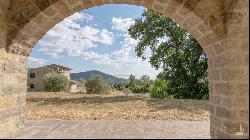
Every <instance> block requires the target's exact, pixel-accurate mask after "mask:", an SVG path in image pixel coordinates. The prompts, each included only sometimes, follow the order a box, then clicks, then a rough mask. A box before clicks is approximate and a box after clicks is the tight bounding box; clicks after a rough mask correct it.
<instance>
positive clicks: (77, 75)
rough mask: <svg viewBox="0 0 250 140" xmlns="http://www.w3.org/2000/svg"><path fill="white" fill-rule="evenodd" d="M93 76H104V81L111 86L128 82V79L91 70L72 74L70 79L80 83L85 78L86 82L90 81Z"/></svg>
mask: <svg viewBox="0 0 250 140" xmlns="http://www.w3.org/2000/svg"><path fill="white" fill-rule="evenodd" d="M93 75H100V76H102V78H103V80H105V81H106V82H107V83H109V84H111V85H112V84H115V83H124V82H128V80H127V79H124V78H118V77H115V76H113V75H109V74H106V73H103V72H100V71H97V70H91V71H86V72H80V73H71V74H70V78H71V79H72V80H75V81H78V80H80V79H81V78H84V79H85V80H88V79H90V78H91V76H93Z"/></svg>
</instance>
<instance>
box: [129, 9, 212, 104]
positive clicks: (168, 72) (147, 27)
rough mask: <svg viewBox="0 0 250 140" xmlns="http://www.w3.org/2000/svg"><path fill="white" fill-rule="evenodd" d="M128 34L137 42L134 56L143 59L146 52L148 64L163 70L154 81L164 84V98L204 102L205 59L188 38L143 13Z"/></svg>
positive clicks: (180, 30)
mask: <svg viewBox="0 0 250 140" xmlns="http://www.w3.org/2000/svg"><path fill="white" fill-rule="evenodd" d="M128 31H129V34H130V36H131V37H132V38H134V39H136V40H138V41H139V43H138V45H137V47H136V49H135V52H136V54H137V56H138V57H141V58H142V59H146V58H147V56H146V55H145V51H146V50H147V49H150V50H151V52H152V53H151V56H150V57H149V62H150V64H151V65H152V66H153V67H155V68H156V69H159V68H162V69H163V72H162V73H160V74H159V75H158V76H157V77H158V78H160V79H164V80H167V81H168V82H167V83H168V86H167V89H166V90H167V94H169V95H171V96H173V97H174V98H193V99H208V81H207V56H206V54H205V52H204V51H203V49H202V48H201V46H200V44H199V43H198V42H197V41H196V40H195V39H194V38H193V37H192V35H191V34H189V33H188V32H187V31H186V30H184V29H183V28H182V27H180V26H179V25H178V24H176V23H175V22H174V21H173V20H172V19H170V18H168V17H166V16H164V15H161V14H159V13H157V12H154V11H152V10H144V12H143V14H142V17H140V18H138V19H136V20H135V24H134V25H132V26H131V27H130V28H129V30H128Z"/></svg>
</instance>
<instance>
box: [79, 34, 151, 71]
mask: <svg viewBox="0 0 250 140" xmlns="http://www.w3.org/2000/svg"><path fill="white" fill-rule="evenodd" d="M123 36H124V37H125V38H124V40H123V41H122V42H121V43H122V48H121V49H120V50H117V51H114V52H112V53H109V54H98V53H96V52H93V51H90V52H87V51H86V52H84V53H82V58H83V59H85V60H91V61H93V62H94V63H96V64H101V65H110V66H112V67H114V68H121V67H124V66H126V67H128V66H129V67H131V68H133V67H140V68H146V69H147V68H148V67H149V68H151V65H150V63H149V62H148V60H145V61H142V59H141V58H136V57H135V56H131V54H132V51H133V50H134V48H135V47H136V45H137V43H138V41H137V40H134V39H133V38H130V37H129V36H128V35H127V34H124V35H123Z"/></svg>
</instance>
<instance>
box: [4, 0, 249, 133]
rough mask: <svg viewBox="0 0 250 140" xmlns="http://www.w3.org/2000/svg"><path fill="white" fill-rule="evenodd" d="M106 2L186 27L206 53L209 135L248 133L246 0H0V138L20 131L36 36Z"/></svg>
mask: <svg viewBox="0 0 250 140" xmlns="http://www.w3.org/2000/svg"><path fill="white" fill-rule="evenodd" d="M111 3H112V4H133V5H140V6H145V7H146V8H149V9H152V10H156V11H158V12H160V13H162V14H164V15H166V16H169V17H170V18H172V19H173V20H175V21H176V22H177V23H178V24H179V25H181V26H183V27H184V28H185V29H186V30H188V31H189V32H190V33H191V34H192V35H193V36H194V37H195V38H196V39H197V41H198V42H199V43H200V44H201V46H202V47H203V49H204V50H205V52H206V53H207V54H208V58H209V62H208V63H209V68H208V69H209V100H210V114H211V116H210V123H211V125H210V135H211V137H212V138H248V137H249V130H248V128H249V118H248V117H249V107H248V105H249V91H248V90H249V88H248V86H249V78H248V76H249V72H248V70H249V64H248V62H249V53H248V51H249V39H248V37H249V31H248V30H249V25H248V24H249V23H248V20H249V15H248V10H249V4H248V1H247V0H238V1H235V0H42V1H41V0H0V138H16V137H18V136H19V135H20V134H21V133H22V127H23V122H24V117H25V116H24V107H25V102H26V97H25V96H26V79H27V57H28V55H29V54H30V53H31V50H32V48H33V47H34V45H35V44H36V43H37V41H38V40H39V39H40V38H42V36H43V35H44V34H45V33H46V32H47V31H48V30H49V29H50V28H52V27H53V26H54V25H55V24H57V23H59V22H60V21H62V20H63V19H64V18H66V17H68V16H69V15H71V14H73V13H75V12H77V11H79V10H83V9H86V8H90V7H94V6H99V5H104V4H111ZM243 130H244V132H243Z"/></svg>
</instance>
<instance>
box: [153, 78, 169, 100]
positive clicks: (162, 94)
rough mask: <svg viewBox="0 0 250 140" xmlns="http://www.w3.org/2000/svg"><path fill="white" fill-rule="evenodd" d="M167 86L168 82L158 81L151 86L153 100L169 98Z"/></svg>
mask: <svg viewBox="0 0 250 140" xmlns="http://www.w3.org/2000/svg"><path fill="white" fill-rule="evenodd" d="M167 86H168V83H167V81H166V80H162V79H156V80H155V82H154V84H153V85H151V86H150V89H149V92H150V97H151V98H159V99H164V98H166V97H167Z"/></svg>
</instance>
